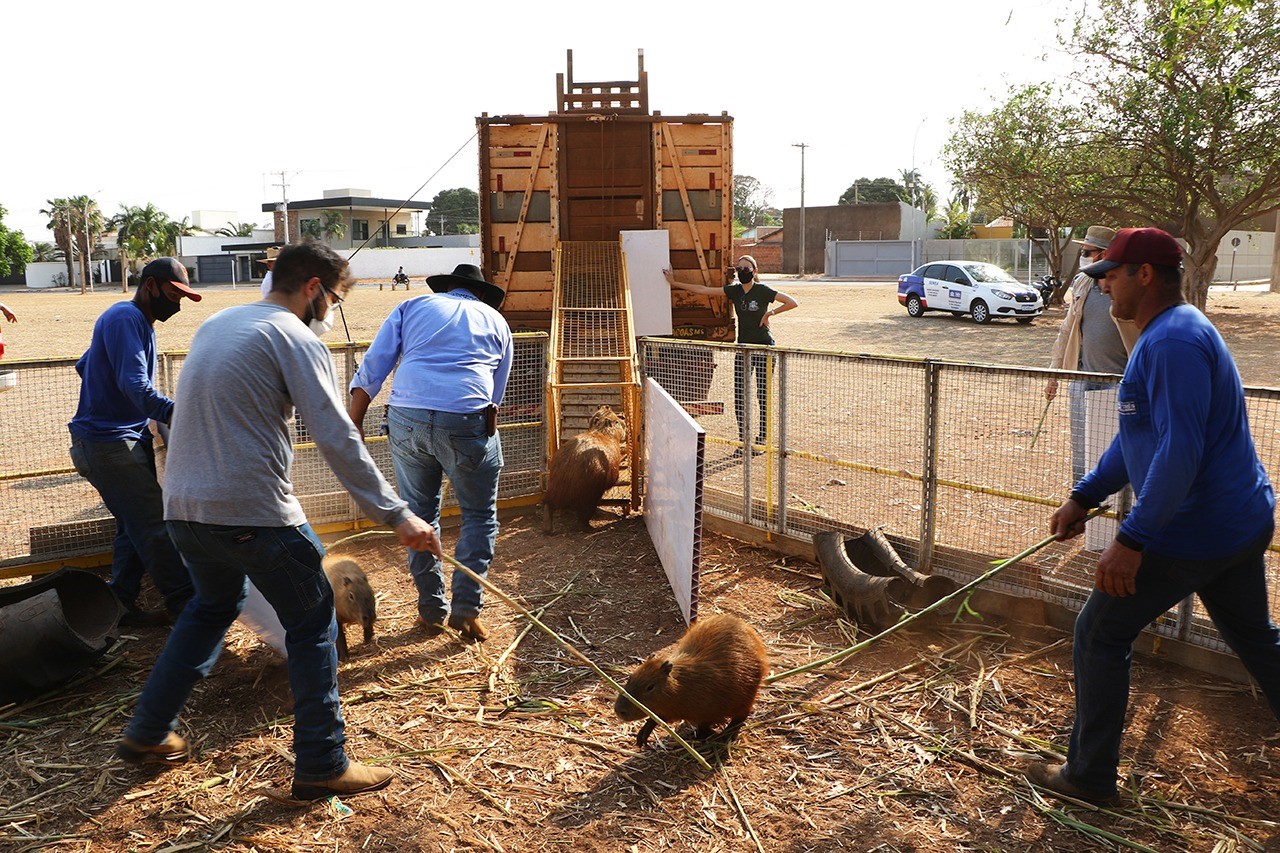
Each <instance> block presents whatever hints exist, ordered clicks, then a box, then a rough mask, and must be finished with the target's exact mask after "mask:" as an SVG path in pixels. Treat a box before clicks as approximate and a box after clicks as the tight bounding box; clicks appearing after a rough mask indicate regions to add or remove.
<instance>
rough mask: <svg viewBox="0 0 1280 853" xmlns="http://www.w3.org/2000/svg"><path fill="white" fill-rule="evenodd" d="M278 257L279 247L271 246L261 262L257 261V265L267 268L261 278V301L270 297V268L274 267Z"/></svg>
mask: <svg viewBox="0 0 1280 853" xmlns="http://www.w3.org/2000/svg"><path fill="white" fill-rule="evenodd" d="M279 255H280V247H279V246H272V247H271V248H269V249H267V256H266V257H265V258H263V259H262V260H260V261H258V263H260V264H262V265H263V266H264V267H266V268H267V274H266V275H264V276H263V277H262V298H263V299H266V298H267V297H268V296H270V295H271V285H272V280H271V272H272V268H273V267H274V266H275V265H276V258H277V257H279Z"/></svg>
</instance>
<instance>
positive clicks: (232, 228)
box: [213, 222, 258, 237]
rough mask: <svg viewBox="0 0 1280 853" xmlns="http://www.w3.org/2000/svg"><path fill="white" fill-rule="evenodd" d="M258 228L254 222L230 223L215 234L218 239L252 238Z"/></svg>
mask: <svg viewBox="0 0 1280 853" xmlns="http://www.w3.org/2000/svg"><path fill="white" fill-rule="evenodd" d="M257 227H258V226H257V225H254V224H253V223H252V222H228V223H227V224H226V225H224V226H222V227H221V228H219V229H218V230H217V231H214V232H213V233H214V234H215V235H216V236H218V237H252V236H253V229H255V228H257Z"/></svg>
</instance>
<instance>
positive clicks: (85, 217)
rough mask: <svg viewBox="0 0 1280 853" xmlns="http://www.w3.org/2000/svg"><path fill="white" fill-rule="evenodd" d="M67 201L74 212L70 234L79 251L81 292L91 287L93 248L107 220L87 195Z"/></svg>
mask: <svg viewBox="0 0 1280 853" xmlns="http://www.w3.org/2000/svg"><path fill="white" fill-rule="evenodd" d="M67 201H68V202H69V203H70V204H71V207H72V208H73V209H74V211H75V212H74V213H73V214H72V220H71V224H72V227H71V233H72V234H73V235H74V239H75V244H76V246H78V247H79V250H80V272H81V274H82V275H83V276H84V279H83V281H82V288H81V289H82V290H83V288H84V287H90V288H91V287H93V273H92V269H91V261H92V258H93V247H94V245H95V244H96V243H97V242H98V241H99V240H100V239H101V237H102V235H103V233H104V232H105V231H106V229H107V220H106V217H104V216H103V215H102V211H101V210H100V209H99V208H98V203H97V202H96V201H94V200H93V199H91V198H89V196H87V195H78V196H72V197H71V198H69V199H67Z"/></svg>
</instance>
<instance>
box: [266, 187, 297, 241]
mask: <svg viewBox="0 0 1280 853" xmlns="http://www.w3.org/2000/svg"><path fill="white" fill-rule="evenodd" d="M271 174H273V175H277V176H279V178H280V181H279V183H275V184H272V186H273V187H279V188H280V199H281V201H280V216H281V218H282V219H283V221H284V241H285V242H286V243H288V242H289V181H290V179H292V178H295V177H297V176H298V173H297V172H294V173H293V174H288V173H286V172H283V171H280V172H272V173H271Z"/></svg>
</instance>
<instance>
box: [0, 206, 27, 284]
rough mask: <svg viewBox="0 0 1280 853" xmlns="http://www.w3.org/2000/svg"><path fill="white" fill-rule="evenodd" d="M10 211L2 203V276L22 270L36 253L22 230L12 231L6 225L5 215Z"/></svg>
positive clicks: (0, 271) (0, 208)
mask: <svg viewBox="0 0 1280 853" xmlns="http://www.w3.org/2000/svg"><path fill="white" fill-rule="evenodd" d="M8 212H9V211H7V210H5V208H4V205H2V204H0V278H3V277H5V276H7V275H9V274H10V273H17V272H22V271H23V270H24V269H26V268H27V264H29V263H31V258H32V256H33V254H34V253H33V252H32V251H31V244H30V243H28V242H27V238H26V237H25V236H23V234H22V232H21V231H10V230H9V229H8V228H6V227H5V224H4V217H5V215H6V214H7V213H8Z"/></svg>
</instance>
